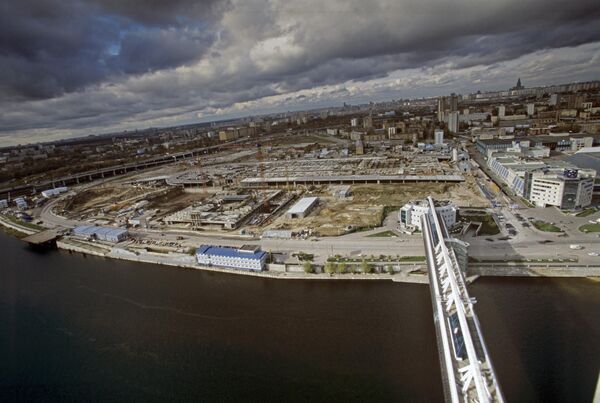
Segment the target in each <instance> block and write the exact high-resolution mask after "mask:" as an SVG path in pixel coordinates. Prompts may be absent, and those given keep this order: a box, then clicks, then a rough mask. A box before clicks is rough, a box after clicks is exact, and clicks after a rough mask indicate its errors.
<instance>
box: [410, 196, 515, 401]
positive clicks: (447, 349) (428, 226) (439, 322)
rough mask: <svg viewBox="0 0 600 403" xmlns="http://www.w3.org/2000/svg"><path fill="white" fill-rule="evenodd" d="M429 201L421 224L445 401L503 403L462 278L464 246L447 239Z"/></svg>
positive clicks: (438, 217)
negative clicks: (427, 212)
mask: <svg viewBox="0 0 600 403" xmlns="http://www.w3.org/2000/svg"><path fill="white" fill-rule="evenodd" d="M427 201H428V203H429V208H430V210H429V214H423V216H422V217H421V225H422V230H423V241H424V243H425V254H426V256H427V267H428V272H429V284H430V292H431V300H432V304H433V318H434V322H435V327H436V334H437V341H438V351H439V356H440V366H441V370H442V380H443V382H444V396H445V399H446V401H447V402H452V403H455V402H504V397H503V395H502V392H501V391H500V387H499V385H498V381H497V379H496V374H495V372H494V368H493V367H492V362H491V360H490V357H489V355H488V352H487V348H486V346H485V343H484V341H483V334H482V332H481V327H480V325H479V320H478V319H477V316H476V315H475V310H474V309H473V304H474V303H475V300H474V299H473V298H471V297H470V296H469V293H468V292H467V287H466V282H465V279H464V276H463V271H464V269H465V268H466V264H467V246H468V245H467V244H466V243H464V242H462V241H460V240H457V239H453V238H450V237H449V234H448V230H447V228H446V226H445V224H444V221H443V219H442V218H441V217H440V216H439V215H438V214H437V213H436V210H435V202H434V200H433V199H432V198H431V197H429V198H428V199H427Z"/></svg>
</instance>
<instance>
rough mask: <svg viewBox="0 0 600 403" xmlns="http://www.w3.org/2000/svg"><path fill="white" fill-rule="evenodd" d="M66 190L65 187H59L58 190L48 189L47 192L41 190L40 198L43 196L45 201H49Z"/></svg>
mask: <svg viewBox="0 0 600 403" xmlns="http://www.w3.org/2000/svg"><path fill="white" fill-rule="evenodd" d="M67 190H68V189H67V187H65V186H61V187H58V188H54V189H48V190H43V191H42V196H44V197H45V198H46V199H49V198H51V197H54V196H57V195H59V194H61V193H64V192H66V191H67Z"/></svg>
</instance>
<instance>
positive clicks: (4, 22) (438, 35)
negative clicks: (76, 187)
mask: <svg viewBox="0 0 600 403" xmlns="http://www.w3.org/2000/svg"><path fill="white" fill-rule="evenodd" d="M598 41H600V6H598V2H597V0H594V1H588V0H578V1H573V2H564V1H558V0H550V1H541V0H532V1H517V0H504V1H495V2H487V1H481V2H473V1H470V0H457V1H452V2H448V1H437V0H420V1H415V0H405V1H399V0H377V1H364V0H330V1H327V2H323V1H322V0H289V1H284V2H279V1H270V0H243V1H240V0H231V1H227V0H210V1H198V0H170V1H168V0H5V1H2V2H0V71H2V75H0V107H2V109H3V114H2V115H0V131H5V132H10V131H18V130H24V129H26V128H40V129H47V130H56V129H58V128H64V129H68V130H82V129H84V128H92V129H102V128H106V127H111V128H118V127H130V126H131V125H134V124H135V122H136V121H137V122H138V123H139V126H144V125H145V124H146V122H149V123H148V124H150V123H152V124H159V123H161V122H162V121H163V120H161V119H166V120H164V121H169V120H168V119H171V118H172V119H175V118H176V117H177V116H181V117H182V119H192V118H193V114H194V111H196V112H203V111H217V110H227V109H228V108H231V107H232V105H234V106H235V105H236V104H239V103H248V102H253V101H255V100H257V101H260V100H264V104H265V105H268V104H269V102H272V101H271V100H269V97H273V96H277V95H281V96H282V99H285V96H286V95H289V96H290V99H294V100H296V101H298V102H309V101H310V99H311V96H309V95H306V94H294V92H297V91H303V90H311V89H314V91H315V93H317V92H319V88H320V87H322V86H335V85H339V84H340V83H344V82H352V83H369V82H378V80H381V79H383V78H385V77H388V76H389V75H393V74H394V73H393V72H396V71H399V70H400V71H404V70H412V69H420V71H422V74H423V77H422V79H418V78H417V77H416V76H411V79H410V80H404V81H402V80H400V81H401V82H402V84H401V85H403V86H404V88H410V86H416V87H418V86H424V85H425V84H424V83H427V82H430V83H435V82H437V83H439V84H440V85H446V84H448V83H452V82H453V83H454V85H456V86H457V87H460V86H463V85H465V83H469V82H473V81H474V80H479V82H481V81H482V80H486V79H488V80H494V77H500V76H502V77H504V75H505V73H508V74H512V75H516V74H523V75H526V74H527V73H528V71H527V70H526V67H522V68H523V71H522V72H517V71H510V72H507V71H503V70H502V69H506V67H505V66H506V62H508V61H511V60H515V59H517V58H519V57H522V56H526V55H533V54H535V52H541V51H548V52H552V50H554V49H559V48H560V49H571V48H577V47H579V46H581V45H584V44H593V43H597V42H598ZM593 49H596V48H593ZM573 55H574V57H575V56H576V57H575V58H576V59H577V60H578V63H579V65H578V66H577V67H574V68H573V69H574V70H573V71H576V72H578V74H579V76H577V77H588V76H589V75H590V71H592V72H593V71H594V70H593V63H590V60H592V59H593V58H594V57H597V55H596V54H589V55H585V54H579V53H574V54H573ZM532 57H533V56H532ZM586 58H587V59H586ZM474 66H483V67H484V69H487V70H486V71H488V72H489V75H488V77H479V76H475V75H473V73H461V74H463V76H457V75H453V74H450V73H452V72H453V71H456V72H458V71H462V70H461V69H469V68H472V67H474ZM523 66H525V64H524V65H523ZM542 67H543V66H542ZM527 68H529V67H527ZM535 68H540V67H539V63H538V64H535ZM552 68H553V69H554V70H553V71H554V73H552V74H554V75H553V76H552V77H561V74H562V76H564V79H565V80H566V81H569V80H571V79H573V78H577V77H572V76H571V75H569V74H568V73H566V72H565V70H564V69H562V68H559V67H557V66H554V65H552ZM596 71H597V69H596ZM559 72H561V73H559ZM457 74H458V73H457ZM377 85H380V84H377ZM399 85H400V84H399ZM491 85H493V82H491ZM361 88H363V89H367V87H364V86H363V87H361ZM442 88H446V87H442ZM461 88H462V87H461ZM329 91H332V92H331V93H330V95H331V96H338V95H339V96H342V95H346V94H348V95H349V96H350V95H353V94H350V93H349V92H347V91H346V90H344V89H340V88H338V89H335V88H333V89H331V88H330V89H329ZM377 91H381V92H380V93H385V94H387V93H388V92H390V91H392V90H391V89H389V88H383V87H382V89H380V90H377ZM428 91H429V90H428ZM428 93H429V92H428ZM354 95H355V94H354ZM319 96H322V95H319ZM207 113H208V112H207ZM210 113H212V112H210ZM167 118H168V119H167ZM169 122H170V121H169Z"/></svg>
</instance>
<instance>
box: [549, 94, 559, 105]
mask: <svg viewBox="0 0 600 403" xmlns="http://www.w3.org/2000/svg"><path fill="white" fill-rule="evenodd" d="M558 99H559V98H558V94H552V95H550V101H549V102H548V104H550V105H552V106H556V105H558Z"/></svg>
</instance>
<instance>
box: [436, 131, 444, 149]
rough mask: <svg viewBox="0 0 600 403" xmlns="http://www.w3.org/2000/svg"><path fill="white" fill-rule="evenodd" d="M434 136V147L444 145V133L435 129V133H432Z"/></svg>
mask: <svg viewBox="0 0 600 403" xmlns="http://www.w3.org/2000/svg"><path fill="white" fill-rule="evenodd" d="M433 134H434V139H435V144H436V145H442V144H444V131H443V130H441V129H435V131H434V132H433Z"/></svg>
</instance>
